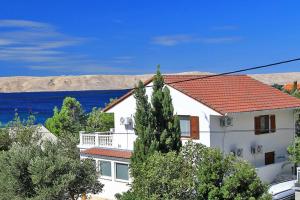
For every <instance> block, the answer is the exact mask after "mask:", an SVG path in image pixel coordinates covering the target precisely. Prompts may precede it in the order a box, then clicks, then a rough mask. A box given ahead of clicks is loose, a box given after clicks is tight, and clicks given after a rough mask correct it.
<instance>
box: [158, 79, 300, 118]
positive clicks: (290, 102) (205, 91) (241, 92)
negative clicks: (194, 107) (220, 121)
mask: <svg viewBox="0 0 300 200" xmlns="http://www.w3.org/2000/svg"><path fill="white" fill-rule="evenodd" d="M201 77H203V76H201V75H200V76H199V75H170V76H165V77H164V78H165V82H166V84H168V85H170V86H171V87H173V88H175V89H176V90H179V91H181V92H182V93H184V94H186V95H188V96H190V97H191V98H193V99H195V100H197V101H199V102H201V103H203V104H205V105H207V106H208V107H210V108H212V109H213V110H215V111H217V112H219V113H221V114H225V113H235V112H249V111H259V110H273V109H283V108H295V107H300V99H297V98H295V97H292V96H290V95H288V94H285V93H283V92H281V91H279V90H278V89H275V88H273V87H271V86H269V85H266V84H264V83H262V82H260V81H257V80H255V79H253V78H251V77H249V76H247V75H227V76H216V77H211V78H206V79H197V80H193V81H187V82H181V83H172V82H175V81H180V80H187V79H192V78H201Z"/></svg>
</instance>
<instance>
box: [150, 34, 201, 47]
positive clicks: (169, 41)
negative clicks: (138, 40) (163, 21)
mask: <svg viewBox="0 0 300 200" xmlns="http://www.w3.org/2000/svg"><path fill="white" fill-rule="evenodd" d="M194 40H195V38H194V37H193V36H191V35H164V36H157V37H154V38H153V39H152V41H153V43H154V44H158V45H162V46H174V45H177V44H181V43H187V42H192V41H194Z"/></svg>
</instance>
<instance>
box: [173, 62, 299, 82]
mask: <svg viewBox="0 0 300 200" xmlns="http://www.w3.org/2000/svg"><path fill="white" fill-rule="evenodd" d="M295 61H300V58H295V59H290V60H284V61H279V62H275V63H271V64H267V65H260V66H256V67H249V68H244V69H239V70H235V71H229V72H223V73H220V74H212V75H206V76H202V77H197V78H191V79H186V80H180V81H173V82H169V83H167V84H174V83H181V82H186V81H193V80H199V79H206V78H212V77H217V76H224V75H229V74H236V73H240V72H245V71H251V70H256V69H262V68H267V67H271V66H275V65H282V64H286V63H290V62H295Z"/></svg>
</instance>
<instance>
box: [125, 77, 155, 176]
mask: <svg viewBox="0 0 300 200" xmlns="http://www.w3.org/2000/svg"><path fill="white" fill-rule="evenodd" d="M134 97H135V99H136V112H135V115H134V121H135V126H134V130H135V134H136V135H137V136H138V137H137V138H136V140H135V142H134V151H133V155H132V157H131V175H132V176H133V177H135V176H138V174H139V172H138V169H139V168H136V167H135V166H137V165H139V164H140V163H143V162H144V161H145V159H146V158H147V156H148V155H151V154H153V153H154V152H155V151H157V150H158V141H157V140H156V137H155V135H154V127H153V117H152V113H151V105H150V103H149V102H148V96H147V95H146V89H145V86H144V84H143V83H142V82H141V81H140V82H139V83H138V86H137V87H136V89H135V91H134ZM135 169H137V170H135Z"/></svg>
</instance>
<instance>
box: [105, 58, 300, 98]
mask: <svg viewBox="0 0 300 200" xmlns="http://www.w3.org/2000/svg"><path fill="white" fill-rule="evenodd" d="M296 61H300V58H294V59H290V60H283V61H279V62H275V63H270V64H266V65H259V66H256V67H249V68H243V69H239V70H235V71H229V72H223V73H220V74H212V75H202V76H200V77H195V78H189V79H184V80H179V81H172V82H166V83H165V84H174V83H182V82H188V81H193V80H202V79H207V78H212V77H218V76H224V75H230V74H236V73H240V72H245V71H252V70H256V69H262V68H267V67H271V66H276V65H282V64H286V63H291V62H296ZM145 87H152V86H145ZM134 89H136V87H133V88H124V89H114V90H109V91H105V92H108V93H109V92H114V91H120V90H134ZM101 94H106V93H101Z"/></svg>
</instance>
